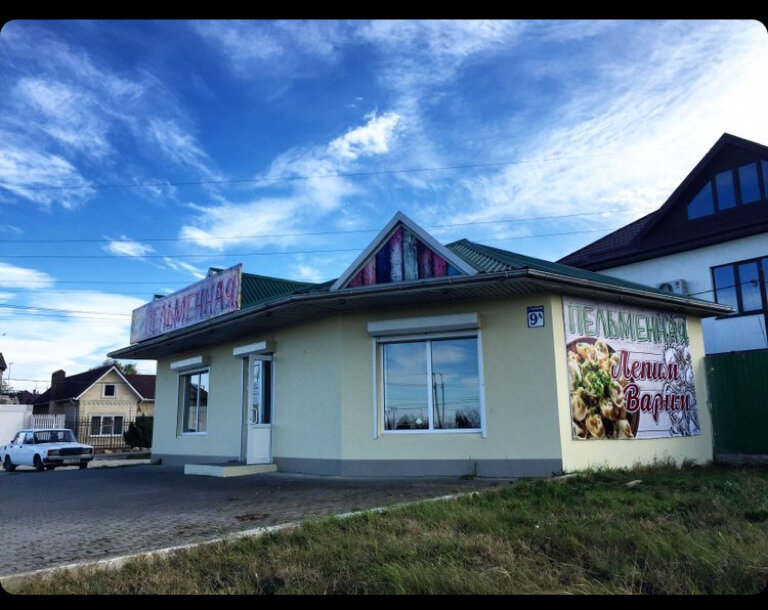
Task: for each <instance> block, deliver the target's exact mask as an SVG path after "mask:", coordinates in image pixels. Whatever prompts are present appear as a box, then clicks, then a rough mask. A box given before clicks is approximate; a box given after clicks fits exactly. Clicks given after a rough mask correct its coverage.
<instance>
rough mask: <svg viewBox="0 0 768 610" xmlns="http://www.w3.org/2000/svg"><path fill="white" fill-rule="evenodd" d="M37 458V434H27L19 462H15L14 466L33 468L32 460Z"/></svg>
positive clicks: (20, 450)
mask: <svg viewBox="0 0 768 610" xmlns="http://www.w3.org/2000/svg"><path fill="white" fill-rule="evenodd" d="M34 457H35V434H34V432H25V433H24V441H23V442H22V444H21V445H20V446H19V461H18V462H17V461H16V460H13V463H14V464H20V465H23V466H32V460H33V458H34Z"/></svg>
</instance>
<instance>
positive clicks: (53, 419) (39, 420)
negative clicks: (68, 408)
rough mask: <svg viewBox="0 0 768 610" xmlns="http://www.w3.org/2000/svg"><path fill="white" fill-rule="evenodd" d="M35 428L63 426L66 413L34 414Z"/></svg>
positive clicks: (33, 424) (33, 425)
mask: <svg viewBox="0 0 768 610" xmlns="http://www.w3.org/2000/svg"><path fill="white" fill-rule="evenodd" d="M32 427H33V428H63V427H64V414H63V413H61V414H59V415H33V416H32Z"/></svg>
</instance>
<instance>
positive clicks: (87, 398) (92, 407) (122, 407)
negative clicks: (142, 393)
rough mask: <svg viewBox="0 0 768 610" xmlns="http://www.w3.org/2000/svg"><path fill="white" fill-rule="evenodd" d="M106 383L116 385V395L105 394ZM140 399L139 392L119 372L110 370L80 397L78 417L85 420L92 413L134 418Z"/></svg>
mask: <svg viewBox="0 0 768 610" xmlns="http://www.w3.org/2000/svg"><path fill="white" fill-rule="evenodd" d="M106 384H114V385H115V396H114V397H107V396H104V385H106ZM139 400H140V398H139V396H138V394H136V392H134V391H133V390H132V389H131V388H130V386H128V385H127V384H126V383H125V381H123V380H122V378H121V377H120V376H119V375H118V374H117V373H115V372H114V371H109V372H108V373H107V374H106V375H104V376H103V377H102V378H101V379H99V380H98V381H97V382H96V383H95V384H94V385H92V386H91V387H90V388H89V389H88V390H86V392H85V393H84V394H83V395H82V396H81V397H80V401H79V406H80V408H79V414H78V417H79V418H80V419H81V420H84V419H89V418H90V417H91V416H92V415H122V416H123V417H125V418H126V419H134V418H135V417H136V406H137V402H138V401H139Z"/></svg>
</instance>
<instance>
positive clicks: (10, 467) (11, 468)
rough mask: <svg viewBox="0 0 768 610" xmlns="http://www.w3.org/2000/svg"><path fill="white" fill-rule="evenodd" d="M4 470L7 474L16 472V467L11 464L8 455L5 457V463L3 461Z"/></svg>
mask: <svg viewBox="0 0 768 610" xmlns="http://www.w3.org/2000/svg"><path fill="white" fill-rule="evenodd" d="M3 468H5V470H6V471H7V472H13V471H14V470H16V466H15V465H14V464H13V462H11V458H10V457H9V456H7V455H6V456H5V461H3Z"/></svg>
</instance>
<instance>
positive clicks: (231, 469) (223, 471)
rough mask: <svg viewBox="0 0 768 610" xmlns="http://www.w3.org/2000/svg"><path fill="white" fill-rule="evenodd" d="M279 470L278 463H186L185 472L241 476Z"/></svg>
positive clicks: (213, 475) (204, 474)
mask: <svg viewBox="0 0 768 610" xmlns="http://www.w3.org/2000/svg"><path fill="white" fill-rule="evenodd" d="M265 472H277V464H184V474H197V475H202V476H207V477H241V476H245V475H249V474H263V473H265Z"/></svg>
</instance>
